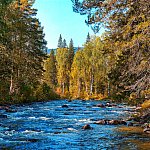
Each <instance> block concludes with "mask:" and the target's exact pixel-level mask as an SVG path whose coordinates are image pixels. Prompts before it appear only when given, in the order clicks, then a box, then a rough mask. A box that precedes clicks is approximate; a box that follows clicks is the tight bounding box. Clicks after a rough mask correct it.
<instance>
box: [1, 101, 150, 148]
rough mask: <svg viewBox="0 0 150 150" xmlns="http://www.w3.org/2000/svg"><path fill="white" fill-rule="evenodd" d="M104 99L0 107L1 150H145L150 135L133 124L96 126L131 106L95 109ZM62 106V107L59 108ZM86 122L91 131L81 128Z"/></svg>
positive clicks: (125, 114) (121, 115)
mask: <svg viewBox="0 0 150 150" xmlns="http://www.w3.org/2000/svg"><path fill="white" fill-rule="evenodd" d="M99 103H106V102H104V101H80V100H74V101H71V102H68V101H66V100H59V101H58V100H54V101H50V102H44V103H32V104H30V105H23V106H19V105H17V106H13V107H14V109H15V110H17V112H14V113H9V112H4V111H2V110H0V115H1V114H2V115H4V114H5V115H7V118H0V122H1V123H0V149H2V150H16V149H17V150H35V149H39V150H49V149H50V150H59V149H62V150H69V149H70V150H99V149H100V150H130V149H131V150H138V149H139V150H147V149H149V148H150V144H149V141H150V137H149V136H148V135H147V134H143V132H142V129H140V128H137V127H127V126H116V125H98V124H94V122H95V121H96V120H99V119H126V118H127V117H128V116H129V115H130V112H132V111H130V110H133V108H132V107H128V106H125V105H122V106H121V107H120V106H114V107H106V108H99V107H97V104H99ZM62 106H65V107H62ZM85 124H90V126H91V127H92V128H93V129H91V130H83V129H82V127H83V126H84V125H85Z"/></svg>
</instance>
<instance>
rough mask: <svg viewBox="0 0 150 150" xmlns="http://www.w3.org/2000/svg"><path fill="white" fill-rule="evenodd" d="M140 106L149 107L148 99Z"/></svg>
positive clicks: (149, 101)
mask: <svg viewBox="0 0 150 150" xmlns="http://www.w3.org/2000/svg"><path fill="white" fill-rule="evenodd" d="M142 108H143V109H147V108H150V100H146V101H145V102H144V103H143V104H142Z"/></svg>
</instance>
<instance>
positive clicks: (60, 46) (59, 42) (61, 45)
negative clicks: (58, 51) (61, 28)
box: [57, 34, 63, 48]
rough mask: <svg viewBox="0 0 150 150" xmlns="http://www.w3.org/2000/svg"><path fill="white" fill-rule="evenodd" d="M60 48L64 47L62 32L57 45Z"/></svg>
mask: <svg viewBox="0 0 150 150" xmlns="http://www.w3.org/2000/svg"><path fill="white" fill-rule="evenodd" d="M57 47H58V48H62V47H63V41H62V36H61V34H60V36H59V39H58V45H57Z"/></svg>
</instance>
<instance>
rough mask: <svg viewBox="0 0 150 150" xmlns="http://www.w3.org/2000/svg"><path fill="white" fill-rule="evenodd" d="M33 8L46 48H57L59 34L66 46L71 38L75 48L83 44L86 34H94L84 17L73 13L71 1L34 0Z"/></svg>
mask: <svg viewBox="0 0 150 150" xmlns="http://www.w3.org/2000/svg"><path fill="white" fill-rule="evenodd" d="M34 8H36V9H38V14H37V18H39V20H40V22H41V25H42V26H43V27H44V33H45V39H46V40H47V42H48V44H47V47H48V48H57V43H58V38H59V35H60V34H61V35H62V38H63V39H66V41H67V44H69V42H70V39H71V38H72V39H73V42H74V46H75V47H78V46H82V45H83V44H84V42H85V40H86V37H87V34H88V32H89V33H90V35H93V34H94V33H93V31H92V30H91V28H90V27H88V26H87V25H86V24H85V20H86V16H83V15H80V14H78V13H75V12H73V10H72V2H71V0H36V1H35V4H34Z"/></svg>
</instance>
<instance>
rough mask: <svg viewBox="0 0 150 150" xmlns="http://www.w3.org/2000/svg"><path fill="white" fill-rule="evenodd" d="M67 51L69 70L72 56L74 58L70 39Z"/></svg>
mask: <svg viewBox="0 0 150 150" xmlns="http://www.w3.org/2000/svg"><path fill="white" fill-rule="evenodd" d="M68 53H69V56H68V61H69V70H70V71H71V65H72V62H73V58H74V46H73V40H72V39H71V40H70V43H69V49H68Z"/></svg>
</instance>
